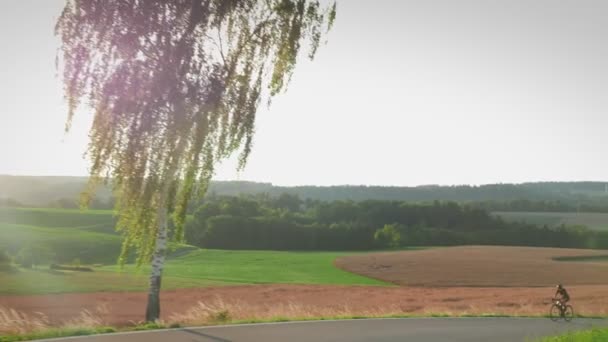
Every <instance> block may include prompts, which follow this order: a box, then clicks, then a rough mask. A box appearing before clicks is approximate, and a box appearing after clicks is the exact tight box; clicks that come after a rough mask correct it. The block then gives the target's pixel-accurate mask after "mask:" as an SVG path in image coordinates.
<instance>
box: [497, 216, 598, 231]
mask: <svg viewBox="0 0 608 342" xmlns="http://www.w3.org/2000/svg"><path fill="white" fill-rule="evenodd" d="M493 214H494V215H497V216H500V217H502V218H503V219H505V220H507V221H511V222H527V223H531V224H538V225H547V226H549V227H556V226H559V225H562V224H563V225H566V226H586V227H587V228H589V229H593V230H606V231H608V213H570V212H555V213H552V212H494V213H493Z"/></svg>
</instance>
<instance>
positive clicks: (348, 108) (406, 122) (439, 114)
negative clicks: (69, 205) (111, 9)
mask: <svg viewBox="0 0 608 342" xmlns="http://www.w3.org/2000/svg"><path fill="white" fill-rule="evenodd" d="M62 3H63V2H62V1H61V0H2V1H0V44H1V45H0V47H1V48H0V174H27V175H85V174H86V173H87V162H86V160H83V158H82V154H83V152H84V149H85V146H86V144H87V130H88V127H89V124H90V119H91V116H90V114H88V113H83V115H80V116H79V117H77V119H76V122H75V124H74V127H73V131H72V132H71V133H69V134H68V135H67V136H66V135H64V134H63V125H64V121H65V114H66V113H65V106H64V105H63V102H62V94H61V85H60V82H59V79H58V78H56V77H55V66H54V57H55V49H56V46H57V41H56V40H55V38H54V36H53V25H54V21H55V19H56V17H57V15H58V13H59V11H60V8H61V6H62ZM607 15H608V2H606V1H603V0H597V1H589V0H562V1H553V0H534V1H530V0H503V1H497V0H478V1H472V0H460V1H455V0H418V1H390V0H384V1H364V0H341V1H339V2H338V18H337V21H336V25H335V27H334V30H333V31H332V32H331V34H330V35H329V44H328V45H327V46H325V47H323V48H322V49H321V50H320V52H319V54H318V57H317V59H316V60H315V61H314V62H312V63H311V62H307V61H303V62H302V63H301V64H299V65H298V67H297V68H296V74H295V76H294V78H293V81H292V84H291V86H290V88H289V90H288V92H287V93H286V94H284V95H281V96H280V97H279V98H277V99H276V100H275V101H274V104H273V106H272V108H271V109H270V110H266V109H263V110H262V111H261V113H260V115H259V116H258V121H257V135H256V138H255V146H254V151H253V153H252V155H251V158H250V160H249V164H248V166H247V168H246V170H245V171H244V172H242V173H241V174H237V173H236V172H235V171H234V164H231V163H227V164H226V165H223V166H222V167H221V168H220V169H219V170H218V173H217V176H216V179H224V180H226V179H241V180H253V181H264V182H272V183H274V184H279V185H296V184H315V185H332V184H375V185H419V184H483V183H495V182H525V181H549V180H552V181H555V180H557V181H559V180H562V181H566V180H606V179H608V158H607V156H608V136H607V135H606V133H605V132H606V130H607V129H608V115H606V114H607V112H608V20H606V17H607Z"/></svg>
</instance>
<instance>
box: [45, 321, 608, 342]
mask: <svg viewBox="0 0 608 342" xmlns="http://www.w3.org/2000/svg"><path fill="white" fill-rule="evenodd" d="M593 326H608V320H591V319H575V320H574V321H572V322H570V323H565V322H559V323H554V322H551V321H550V320H549V319H540V318H538V319H537V318H405V319H366V320H348V321H320V322H293V323H274V324H251V325H237V326H222V327H207V328H193V329H176V330H162V331H146V332H134V333H125V334H113V335H101V336H93V337H75V338H69V339H56V340H53V341H65V342H123V341H124V342H164V341H174V342H231V341H250V342H270V341H287V342H310V341H326V342H359V341H361V342H362V341H374V342H396V341H399V342H403V341H415V342H435V341H442V342H443V341H451V342H460V341H462V342H465V341H466V342H477V341H479V342H481V341H483V342H487V341H493V342H503V341H504V342H507V341H508V342H513V341H525V340H526V339H530V338H532V339H533V338H536V337H542V336H546V335H554V334H557V333H561V332H565V331H568V330H580V329H588V328H591V327H593ZM48 341H51V340H48Z"/></svg>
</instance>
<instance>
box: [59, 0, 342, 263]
mask: <svg viewBox="0 0 608 342" xmlns="http://www.w3.org/2000/svg"><path fill="white" fill-rule="evenodd" d="M335 15H336V5H335V3H334V4H333V6H329V7H325V6H322V5H321V4H320V3H319V2H318V1H309V0H174V1H165V0H145V1H142V0H70V1H68V2H67V4H66V6H65V8H64V10H63V12H62V14H61V16H60V18H59V19H58V21H57V25H56V34H57V35H59V36H60V38H61V41H62V46H61V49H60V51H59V53H58V62H60V63H59V64H60V65H61V66H62V76H63V81H64V87H65V94H66V100H67V103H68V107H69V111H68V120H67V124H66V130H69V129H70V123H71V121H72V118H73V116H74V115H75V113H76V112H77V111H78V109H79V108H81V107H85V108H86V109H90V110H92V111H93V112H94V119H93V124H92V127H91V131H90V143H89V146H88V152H87V153H88V157H89V158H90V160H91V168H90V175H91V179H90V181H89V188H88V191H87V192H86V193H85V196H84V198H83V200H84V202H85V204H86V202H87V201H88V200H90V194H91V193H92V192H93V191H94V189H95V188H96V186H97V185H99V184H100V183H101V182H102V181H103V180H104V179H112V186H113V189H114V191H115V192H116V193H117V194H118V201H117V206H116V208H117V210H118V213H119V217H120V219H119V221H118V224H117V228H118V229H121V230H122V231H123V235H124V237H125V239H124V246H123V253H122V255H123V257H124V256H125V255H126V253H127V252H128V250H129V249H131V248H136V249H137V251H138V252H139V254H138V255H139V257H138V260H139V263H140V264H141V263H143V262H146V261H148V260H150V259H151V257H152V255H153V253H154V248H155V244H154V239H155V238H156V237H157V235H158V230H159V229H162V228H159V222H158V221H159V220H162V219H163V215H162V214H161V213H162V212H167V213H170V214H171V215H172V218H173V221H174V224H175V227H176V230H175V233H174V237H175V238H176V239H181V238H182V236H183V228H182V227H183V224H184V218H185V214H186V208H187V204H188V200H189V199H190V198H191V197H192V196H193V195H195V194H196V193H199V194H202V193H204V192H205V191H206V189H207V186H208V183H209V180H210V178H211V176H212V175H213V171H214V165H215V164H216V162H217V161H219V160H221V159H223V158H226V157H228V156H230V155H231V154H232V153H239V165H240V167H243V166H244V165H245V162H246V160H247V157H248V155H249V153H250V151H251V147H252V137H253V133H254V123H255V114H256V111H257V109H258V106H259V104H260V103H263V102H265V101H266V102H268V103H270V99H271V98H272V97H273V96H274V95H276V94H278V93H280V92H281V91H283V90H284V89H285V88H286V85H287V84H288V82H289V80H290V77H291V75H292V73H293V71H294V67H295V65H296V62H297V60H298V56H299V55H300V52H301V50H302V47H305V48H308V57H309V58H313V57H314V55H315V53H316V51H317V48H318V47H319V45H320V43H321V41H322V39H323V34H324V33H326V32H327V31H328V30H329V29H330V28H331V26H332V24H333V22H334V19H335Z"/></svg>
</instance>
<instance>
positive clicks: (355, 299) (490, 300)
mask: <svg viewBox="0 0 608 342" xmlns="http://www.w3.org/2000/svg"><path fill="white" fill-rule="evenodd" d="M569 291H570V294H571V296H572V304H573V305H574V308H575V310H576V312H577V313H582V314H586V315H606V314H608V286H575V287H571V288H569ZM552 295H553V288H517V287H515V288H462V287H451V288H422V287H365V286H313V285H251V286H235V287H215V288H206V289H181V290H172V291H164V292H163V293H162V294H161V301H162V308H163V312H162V316H163V319H165V320H170V318H171V316H173V315H175V314H183V313H185V312H186V311H187V310H188V309H190V308H192V307H193V306H194V305H196V304H197V302H203V303H206V304H209V305H211V306H215V307H218V308H225V309H227V310H228V311H229V312H230V314H231V316H232V317H233V318H236V319H238V318H251V317H258V318H265V317H266V318H267V317H269V316H272V315H283V316H291V317H308V316H315V315H331V314H345V313H350V314H352V315H357V314H362V315H381V314H412V315H414V314H429V313H448V314H484V313H496V314H515V315H538V314H546V313H547V310H548V308H549V299H550V298H551V296H552ZM145 302H146V295H145V294H144V293H88V294H65V295H45V296H2V297H0V306H4V307H9V308H13V309H16V310H19V311H22V312H25V313H28V314H33V313H36V312H40V313H43V314H45V315H46V316H48V317H49V319H50V320H51V322H52V324H60V323H63V322H66V321H68V320H70V319H72V318H74V317H76V316H78V315H79V314H80V313H81V312H82V310H84V309H86V310H90V311H92V312H93V313H94V315H95V316H97V317H98V318H100V319H101V320H102V321H103V322H104V323H105V324H112V325H123V326H124V325H130V324H132V323H133V322H139V321H141V319H142V318H143V313H144V309H145ZM99 306H105V312H102V313H98V312H96V308H98V307H99Z"/></svg>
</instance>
